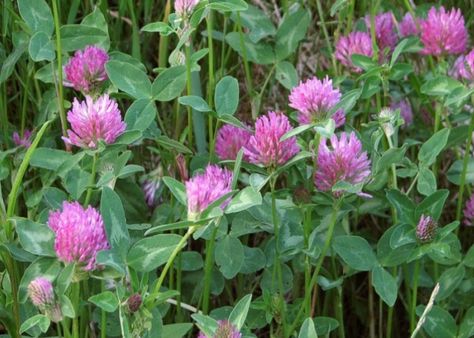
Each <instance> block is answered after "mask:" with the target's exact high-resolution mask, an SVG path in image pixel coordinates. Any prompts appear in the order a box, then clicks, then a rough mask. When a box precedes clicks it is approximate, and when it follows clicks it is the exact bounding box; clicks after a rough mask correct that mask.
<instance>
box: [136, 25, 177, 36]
mask: <svg viewBox="0 0 474 338" xmlns="http://www.w3.org/2000/svg"><path fill="white" fill-rule="evenodd" d="M141 31H142V32H150V33H155V32H158V33H160V34H161V35H162V36H168V35H170V34H171V33H173V28H171V27H170V26H169V25H168V24H166V23H164V22H160V21H157V22H152V23H149V24H147V25H145V26H143V27H142V29H141Z"/></svg>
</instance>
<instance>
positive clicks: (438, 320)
mask: <svg viewBox="0 0 474 338" xmlns="http://www.w3.org/2000/svg"><path fill="white" fill-rule="evenodd" d="M424 310H425V306H424V305H418V306H417V307H416V313H417V315H419V316H421V314H422V313H423V311H424ZM422 327H423V330H425V331H426V333H427V334H428V335H429V336H430V337H436V338H453V337H456V332H457V327H456V321H455V320H454V319H453V317H452V316H451V314H450V313H449V312H448V311H446V310H445V309H443V308H442V307H440V306H437V305H435V306H433V308H432V309H431V311H430V312H429V313H428V315H427V316H426V320H425V322H424V324H423V326H422Z"/></svg>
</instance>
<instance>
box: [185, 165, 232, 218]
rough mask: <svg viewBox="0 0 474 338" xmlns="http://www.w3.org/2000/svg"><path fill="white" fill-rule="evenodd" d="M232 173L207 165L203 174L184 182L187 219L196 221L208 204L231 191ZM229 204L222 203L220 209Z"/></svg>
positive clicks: (226, 202) (227, 201)
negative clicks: (186, 199)
mask: <svg viewBox="0 0 474 338" xmlns="http://www.w3.org/2000/svg"><path fill="white" fill-rule="evenodd" d="M232 177H233V175H232V172H231V171H229V170H227V169H225V168H223V169H222V168H220V167H218V166H217V165H208V166H207V167H206V169H205V170H204V172H203V173H199V174H197V175H195V176H194V177H192V178H191V179H190V180H188V181H187V182H186V195H187V198H188V219H190V220H196V219H198V217H199V215H200V214H201V212H203V211H204V210H205V209H206V208H207V207H208V206H209V205H210V204H212V203H214V202H215V201H217V200H218V199H219V198H221V197H223V196H224V195H226V194H228V193H229V192H231V191H232ZM228 203H229V200H226V201H224V202H222V204H221V208H225V206H226V205H227V204H228Z"/></svg>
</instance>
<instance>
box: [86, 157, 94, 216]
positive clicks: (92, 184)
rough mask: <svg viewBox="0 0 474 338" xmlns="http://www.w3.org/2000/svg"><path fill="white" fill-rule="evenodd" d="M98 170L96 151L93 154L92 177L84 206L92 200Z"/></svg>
mask: <svg viewBox="0 0 474 338" xmlns="http://www.w3.org/2000/svg"><path fill="white" fill-rule="evenodd" d="M96 172H97V153H94V156H92V170H91V177H90V180H89V188H87V194H86V199H85V200H84V207H87V206H88V205H89V202H90V200H91V196H92V188H93V187H94V185H95V176H96Z"/></svg>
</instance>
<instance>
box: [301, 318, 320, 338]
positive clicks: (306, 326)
mask: <svg viewBox="0 0 474 338" xmlns="http://www.w3.org/2000/svg"><path fill="white" fill-rule="evenodd" d="M298 338H318V334H317V333H316V328H315V327H314V322H313V320H312V319H311V318H306V319H305V321H304V322H303V324H302V325H301V328H300V333H299V334H298Z"/></svg>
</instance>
